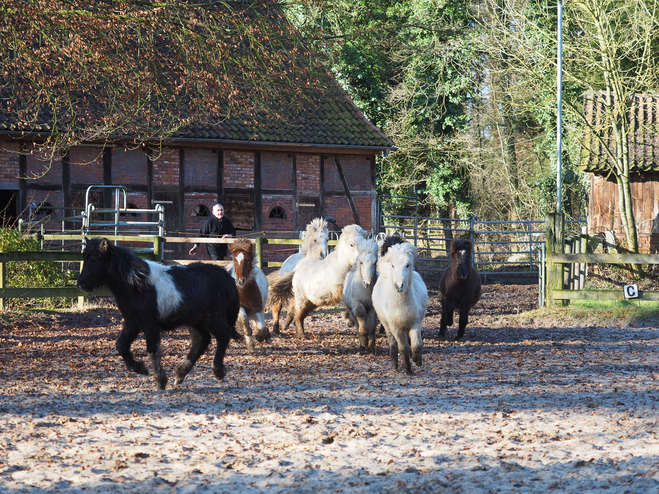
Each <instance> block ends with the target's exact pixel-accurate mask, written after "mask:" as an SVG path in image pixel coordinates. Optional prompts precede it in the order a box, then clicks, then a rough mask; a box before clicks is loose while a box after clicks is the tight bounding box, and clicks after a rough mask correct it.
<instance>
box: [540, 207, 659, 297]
mask: <svg viewBox="0 0 659 494" xmlns="http://www.w3.org/2000/svg"><path fill="white" fill-rule="evenodd" d="M546 227H547V228H546V231H547V243H546V268H545V269H546V271H545V293H546V297H547V304H548V305H561V304H563V303H564V301H566V300H568V301H569V300H626V299H630V298H633V299H634V300H648V301H659V291H647V290H645V291H643V290H629V291H628V293H625V287H623V289H621V290H584V289H583V283H581V284H579V283H575V282H574V280H575V277H574V273H575V272H579V273H581V271H580V269H581V268H579V269H575V266H576V265H584V266H585V265H586V264H616V265H640V264H645V265H647V264H659V255H656V254H613V253H609V254H593V253H587V252H586V248H585V245H586V243H587V242H585V239H586V235H585V233H583V234H582V237H581V238H580V239H579V240H580V241H579V244H580V245H582V246H583V247H582V248H581V249H580V252H578V253H574V252H573V251H572V250H571V249H570V248H569V247H568V246H569V245H570V243H569V242H567V239H566V235H565V220H564V216H563V215H562V214H559V213H552V214H549V215H548V217H547V225H546ZM572 245H575V242H572ZM579 276H581V274H580V275H579ZM630 294H631V295H633V297H630Z"/></svg>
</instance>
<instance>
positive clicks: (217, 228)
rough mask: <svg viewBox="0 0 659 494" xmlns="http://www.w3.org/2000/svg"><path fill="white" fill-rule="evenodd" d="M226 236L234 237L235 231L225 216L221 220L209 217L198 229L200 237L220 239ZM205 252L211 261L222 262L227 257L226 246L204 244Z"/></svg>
mask: <svg viewBox="0 0 659 494" xmlns="http://www.w3.org/2000/svg"><path fill="white" fill-rule="evenodd" d="M226 234H231V236H232V237H235V236H236V229H235V228H234V227H233V223H231V220H229V218H227V217H226V216H225V217H223V218H222V219H221V220H218V219H217V218H216V217H215V216H211V217H210V218H208V219H207V220H206V222H205V223H204V224H203V225H202V227H201V228H200V229H199V235H200V236H202V237H222V236H223V235H226ZM206 252H208V255H209V256H210V258H211V259H212V260H214V261H215V260H222V259H224V258H225V257H226V256H227V244H206Z"/></svg>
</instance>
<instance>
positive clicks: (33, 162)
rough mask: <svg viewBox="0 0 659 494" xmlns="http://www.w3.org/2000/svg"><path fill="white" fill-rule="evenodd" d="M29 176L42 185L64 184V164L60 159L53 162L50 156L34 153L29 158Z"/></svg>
mask: <svg viewBox="0 0 659 494" xmlns="http://www.w3.org/2000/svg"><path fill="white" fill-rule="evenodd" d="M26 172H27V176H28V178H34V179H36V180H37V182H38V183H41V184H61V183H62V162H61V161H60V159H59V157H57V158H56V159H53V160H51V159H50V158H49V157H48V156H44V155H42V154H38V153H34V154H30V155H28V156H27V170H26Z"/></svg>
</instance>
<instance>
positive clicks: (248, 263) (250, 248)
mask: <svg viewBox="0 0 659 494" xmlns="http://www.w3.org/2000/svg"><path fill="white" fill-rule="evenodd" d="M229 250H230V251H231V254H232V255H233V275H234V277H235V280H236V285H238V286H243V285H244V284H245V282H246V281H247V280H248V279H249V275H250V274H251V272H252V267H253V266H254V244H252V242H250V241H249V240H247V239H246V238H239V239H237V240H236V241H235V242H233V243H231V244H229Z"/></svg>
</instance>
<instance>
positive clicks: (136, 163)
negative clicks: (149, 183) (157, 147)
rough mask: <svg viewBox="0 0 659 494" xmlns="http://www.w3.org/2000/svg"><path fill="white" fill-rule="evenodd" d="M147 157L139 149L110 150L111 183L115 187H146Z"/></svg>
mask: <svg viewBox="0 0 659 494" xmlns="http://www.w3.org/2000/svg"><path fill="white" fill-rule="evenodd" d="M146 161H147V157H146V154H145V153H144V151H142V150H141V149H122V148H114V149H113V150H112V183H113V184H115V185H132V184H134V185H146V178H147V177H146Z"/></svg>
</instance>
